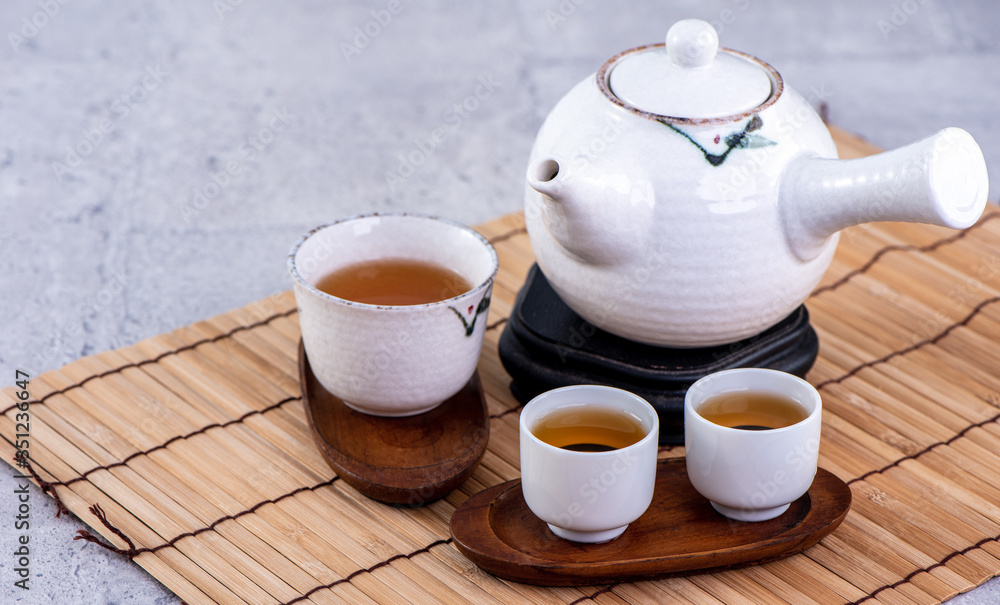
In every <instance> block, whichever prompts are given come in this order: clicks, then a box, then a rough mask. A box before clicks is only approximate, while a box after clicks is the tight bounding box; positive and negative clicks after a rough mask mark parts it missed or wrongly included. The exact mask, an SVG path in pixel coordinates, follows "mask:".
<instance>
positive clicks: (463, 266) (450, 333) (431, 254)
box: [288, 214, 498, 416]
mask: <svg viewBox="0 0 1000 605" xmlns="http://www.w3.org/2000/svg"><path fill="white" fill-rule="evenodd" d="M386 258H405V259H411V260H420V261H425V262H430V263H433V264H435V265H439V266H442V267H446V268H449V269H451V270H453V271H455V272H457V273H458V274H459V275H461V276H462V277H463V278H464V279H465V280H466V281H467V282H469V283H470V284H472V289H471V290H469V291H467V292H464V293H462V294H460V295H458V296H455V297H454V298H449V299H447V300H443V301H440V302H434V303H428V304H421V305H405V306H403V305H401V306H387V305H370V304H363V303H359V302H353V301H349V300H345V299H342V298H338V297H336V296H331V295H330V294H326V293H325V292H322V291H320V290H318V289H317V288H316V283H317V282H318V281H319V280H320V278H322V277H324V276H326V275H328V274H329V273H331V272H333V271H335V270H337V269H340V268H342V267H344V266H347V265H351V264H355V263H359V262H363V261H370V260H376V259H386ZM497 268H498V261H497V254H496V251H495V250H494V249H493V246H491V245H490V243H489V242H488V241H487V240H486V238H484V237H483V236H482V235H480V234H479V233H477V232H476V231H474V230H472V229H471V228H469V227H466V226H464V225H461V224H459V223H455V222H453V221H449V220H446V219H442V218H436V217H430V216H421V215H414V214H369V215H364V216H357V217H353V218H346V219H342V220H338V221H334V222H332V223H329V224H326V225H323V226H320V227H317V228H315V229H313V230H312V231H310V232H309V233H307V234H305V235H304V236H303V237H302V238H301V239H299V241H298V242H296V244H295V245H294V246H293V247H292V250H291V252H290V253H289V255H288V270H289V272H290V273H291V275H292V280H293V284H294V288H295V302H296V304H297V305H298V310H299V325H300V327H301V330H302V341H303V343H304V345H305V350H306V355H307V356H308V359H309V364H310V365H311V367H312V370H313V373H314V374H315V376H316V378H317V379H318V380H319V382H320V384H322V385H323V387H324V388H325V389H326V390H328V391H329V392H331V393H333V394H334V395H336V396H338V397H340V398H341V399H342V400H343V401H344V403H345V404H347V405H348V406H350V407H352V408H354V409H355V410H358V411H360V412H364V413H367V414H373V415H377V416H410V415H414V414H420V413H422V412H426V411H428V410H431V409H433V408H434V407H436V406H437V405H439V404H440V403H442V402H444V401H445V400H447V399H448V398H449V397H451V396H452V395H454V394H455V393H457V392H458V391H459V390H461V388H462V387H463V386H464V385H465V383H466V382H468V381H469V379H470V378H471V377H472V374H473V372H475V369H476V364H477V362H478V360H479V351H480V349H481V347H482V343H483V334H484V333H485V331H486V320H487V313H488V310H489V305H490V293H491V291H492V288H493V281H494V279H495V278H496V273H497Z"/></svg>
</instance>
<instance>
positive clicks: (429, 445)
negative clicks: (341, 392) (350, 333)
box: [299, 342, 490, 506]
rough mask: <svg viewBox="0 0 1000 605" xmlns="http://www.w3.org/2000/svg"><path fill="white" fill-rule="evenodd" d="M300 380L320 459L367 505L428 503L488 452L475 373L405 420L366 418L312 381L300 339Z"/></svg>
mask: <svg viewBox="0 0 1000 605" xmlns="http://www.w3.org/2000/svg"><path fill="white" fill-rule="evenodd" d="M299 378H300V381H301V382H302V403H303V404H304V405H305V409H306V419H307V421H308V423H309V426H310V428H311V429H312V434H313V437H314V438H315V441H316V445H317V446H318V447H319V450H320V452H321V453H322V454H323V457H324V458H325V459H326V461H327V463H328V464H329V465H330V468H332V469H333V470H334V471H335V472H336V473H337V475H339V476H340V478H341V479H342V480H343V481H345V482H346V483H347V484H348V485H351V486H352V487H354V488H355V489H357V490H358V491H359V492H361V493H362V494H364V495H366V496H368V497H369V498H372V499H373V500H378V501H380V502H385V503H387V504H395V505H404V506H422V505H424V504H429V503H431V502H434V501H435V500H438V499H440V498H442V497H444V496H445V495H447V494H448V493H449V492H451V491H452V490H453V489H455V488H456V487H458V486H459V485H461V484H462V483H463V482H464V481H465V480H466V479H467V478H468V477H469V475H471V474H472V472H473V471H474V470H476V467H477V466H478V465H479V461H480V460H481V459H482V457H483V454H484V453H486V444H487V442H488V441H489V438H490V424H489V417H488V414H487V409H486V398H485V397H484V395H483V390H482V387H481V385H480V382H479V375H478V373H477V374H474V375H473V376H472V378H471V379H470V380H469V382H468V383H467V384H466V385H465V386H464V387H463V388H462V390H461V391H459V392H458V394H456V395H455V396H454V397H452V398H451V399H449V400H447V401H445V402H444V403H442V404H441V405H439V406H438V407H436V408H434V409H433V410H431V411H429V412H425V413H423V414H419V415H416V416H407V417H403V418H384V417H381V416H370V415H368V414H362V413H361V412H357V411H355V410H352V409H351V408H349V407H347V406H346V405H344V402H343V401H341V400H340V398H338V397H337V396H336V395H334V394H332V393H330V392H329V391H327V390H326V389H324V388H323V385H321V384H320V383H319V381H318V380H316V376H315V375H314V374H313V372H312V368H311V367H310V366H309V360H308V358H307V356H306V353H305V348H304V347H303V346H302V344H301V342H300V343H299Z"/></svg>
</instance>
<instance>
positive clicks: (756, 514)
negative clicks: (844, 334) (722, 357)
mask: <svg viewBox="0 0 1000 605" xmlns="http://www.w3.org/2000/svg"><path fill="white" fill-rule="evenodd" d="M741 392H743V393H746V392H755V393H769V394H773V395H776V396H778V397H782V398H785V399H790V400H792V401H794V402H796V403H797V404H798V405H800V406H801V407H802V408H803V409H804V410H805V412H806V413H807V414H808V415H807V416H806V418H805V419H804V420H802V421H800V422H797V423H796V424H793V425H790V426H786V427H782V428H775V429H767V430H745V429H738V428H730V427H726V426H722V425H719V424H715V423H713V422H710V421H709V420H706V419H705V418H703V417H702V416H701V415H700V414H699V413H698V410H699V408H700V407H701V406H702V404H704V403H705V401H706V400H708V399H710V398H712V397H715V396H717V395H721V394H736V393H741ZM822 411H823V405H822V401H821V400H820V396H819V393H818V392H817V391H816V389H815V388H813V386H812V385H811V384H809V383H808V382H806V381H805V380H802V379H801V378H799V377H797V376H793V375H792V374H787V373H785V372H779V371H777V370H767V369H760V368H741V369H735V370H725V371H722V372H717V373H715V374H710V375H708V376H705V377H704V378H702V379H700V380H698V381H697V382H695V383H694V384H693V385H692V386H691V388H690V389H688V392H687V395H686V396H685V398H684V447H685V450H686V452H685V455H686V457H687V472H688V477H689V478H690V479H691V483H692V485H694V488H695V489H696V490H698V492H699V493H700V494H701V495H703V496H705V497H706V498H708V499H709V501H710V502H711V504H712V506H713V507H714V508H715V510H717V511H719V512H720V513H721V514H723V515H725V516H726V517H728V518H730V519H735V520H737V521H765V520H767V519H773V518H774V517H777V516H779V515H781V513H783V512H785V511H786V510H787V509H788V506H789V505H790V504H791V503H792V502H794V501H795V500H797V499H799V498H800V497H801V496H802V495H803V494H805V493H806V492H807V491H809V487H810V486H811V485H812V482H813V478H814V477H815V475H816V465H817V460H818V457H819V438H820V425H821V416H822Z"/></svg>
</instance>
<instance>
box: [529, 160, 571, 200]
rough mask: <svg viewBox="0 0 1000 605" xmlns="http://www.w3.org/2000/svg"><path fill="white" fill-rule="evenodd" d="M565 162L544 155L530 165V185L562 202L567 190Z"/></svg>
mask: <svg viewBox="0 0 1000 605" xmlns="http://www.w3.org/2000/svg"><path fill="white" fill-rule="evenodd" d="M563 164H564V162H560V161H559V159H557V158H554V157H543V158H540V159H538V160H537V161H535V162H533V163H532V164H531V166H528V185H529V186H530V187H531V188H532V189H534V190H535V191H537V192H538V193H541V194H542V195H544V196H546V197H548V198H550V199H552V200H555V201H557V202H561V201H563V200H564V198H565V195H566V191H565V187H564V181H565V180H566V177H567V176H568V175H567V172H566V167H565V166H564V165H563Z"/></svg>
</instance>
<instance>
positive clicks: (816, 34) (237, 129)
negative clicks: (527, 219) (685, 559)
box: [0, 0, 1000, 605]
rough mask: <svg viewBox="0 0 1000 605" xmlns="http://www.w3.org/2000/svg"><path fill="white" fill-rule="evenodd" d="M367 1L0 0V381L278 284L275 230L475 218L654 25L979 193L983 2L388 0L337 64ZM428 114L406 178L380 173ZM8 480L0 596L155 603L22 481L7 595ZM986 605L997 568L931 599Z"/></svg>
mask: <svg viewBox="0 0 1000 605" xmlns="http://www.w3.org/2000/svg"><path fill="white" fill-rule="evenodd" d="M388 4H389V2H388V0H373V1H372V2H368V3H362V2H323V1H320V0H297V1H289V2H265V1H264V0H242V1H238V0H197V1H195V0H181V1H175V2H168V1H166V0H155V1H152V0H151V1H148V2H143V3H138V2H129V1H126V0H103V1H98V0H58V1H57V0H46V1H44V2H43V1H34V0H5V1H4V2H3V3H2V4H0V33H2V34H4V40H3V41H0V292H2V294H0V297H2V301H3V303H2V305H0V326H3V330H2V331H0V386H9V385H12V384H13V382H14V372H15V369H17V368H20V369H27V370H29V371H30V372H31V373H32V375H37V374H38V373H40V372H42V371H44V370H48V369H52V368H56V367H59V366H61V365H63V364H65V363H67V362H69V361H71V360H73V359H77V358H79V357H81V356H85V355H88V354H91V353H95V352H99V351H103V350H106V349H112V348H115V347H119V346H123V345H128V344H131V343H133V342H135V341H137V340H139V339H142V338H145V337H148V336H153V335H155V334H158V333H161V332H164V331H167V330H171V329H173V328H177V327H180V326H183V325H185V324H187V323H190V322H193V321H196V320H199V319H203V318H206V317H209V316H211V315H214V314H217V313H221V312H224V311H227V310H229V309H232V308H234V307H238V306H241V305H244V304H247V303H249V302H252V301H254V300H257V299H260V298H262V297H264V296H267V295H269V294H271V293H274V292H277V291H281V290H285V289H288V288H289V287H290V281H289V279H288V277H287V275H286V273H285V254H286V253H287V251H288V249H289V247H290V246H291V244H292V242H293V241H294V240H295V239H296V238H297V237H298V236H299V235H300V234H301V233H303V232H304V231H305V230H307V229H308V228H310V227H312V226H314V225H316V224H319V223H321V222H325V221H329V220H331V219H333V218H335V217H340V216H344V215H349V214H353V213H359V212H365V211H372V210H410V211H420V212H427V213H436V214H441V215H444V216H448V217H450V218H453V219H456V220H459V221H463V222H466V223H470V224H475V223H479V222H482V221H486V220H488V219H491V218H494V217H496V216H498V215H501V214H504V213H507V212H511V211H514V210H517V209H518V208H519V207H520V206H521V199H520V196H521V192H522V178H523V173H524V169H525V163H526V158H527V155H528V151H529V149H530V146H531V143H532V140H533V138H534V134H535V132H536V130H537V128H538V127H539V125H540V124H541V120H542V119H543V117H544V116H545V115H546V114H547V113H548V111H549V110H550V109H551V108H552V106H553V105H554V104H555V102H556V101H557V100H558V99H559V97H560V96H561V95H562V94H563V93H564V92H566V91H567V90H569V88H570V87H571V86H572V85H573V84H575V83H576V82H577V81H579V80H581V79H582V78H584V77H586V76H587V75H588V74H590V73H592V72H593V71H594V70H595V69H596V68H597V67H598V66H599V65H600V64H601V63H602V62H603V61H604V60H605V59H606V58H608V57H609V56H611V55H613V54H614V53H616V52H618V51H620V50H623V49H626V48H630V47H632V46H636V45H639V44H644V43H649V42H655V41H660V40H662V39H663V36H664V34H665V32H666V29H667V28H668V27H669V25H670V24H671V23H672V22H673V21H675V20H677V19H680V18H686V17H699V18H703V19H706V20H710V21H717V22H719V23H721V24H722V25H723V27H722V31H720V38H721V40H722V43H723V45H725V46H728V47H732V48H737V49H740V50H743V51H746V52H749V53H751V54H754V55H757V56H760V57H761V58H763V59H765V60H766V61H768V62H770V63H771V64H772V65H774V66H775V67H776V68H777V69H778V70H779V71H780V72H781V73H782V75H783V76H784V78H785V82H786V83H787V84H789V85H791V86H792V87H794V88H796V89H797V90H799V91H800V92H803V93H804V94H807V95H808V93H809V91H811V90H821V91H825V93H826V95H827V96H828V103H829V106H830V119H831V121H832V122H833V123H835V124H837V125H839V126H841V127H843V128H846V129H847V130H850V131H853V132H856V133H861V134H863V135H865V136H866V137H867V138H869V139H870V140H872V141H873V142H875V143H876V144H878V145H882V146H886V147H893V146H897V145H901V144H905V143H908V142H910V141H912V140H915V139H918V138H921V137H923V136H925V135H927V134H930V133H932V132H934V131H936V130H937V129H940V128H942V127H945V126H960V127H963V128H965V129H967V130H969V131H970V132H971V133H972V134H973V136H975V137H976V139H977V140H978V141H979V143H980V144H981V145H982V147H983V149H984V152H985V153H986V157H987V162H988V164H989V167H990V169H991V171H992V174H991V177H992V178H991V183H992V188H991V194H990V199H991V200H994V201H996V200H997V199H998V196H1000V165H998V162H1000V120H998V118H997V100H998V95H1000V37H998V36H997V31H1000V7H998V6H997V4H996V3H994V2H990V1H988V0H982V1H976V0H959V1H954V2H943V1H940V0H938V1H935V0H851V1H842V2H795V3H792V2H781V1H779V0H703V1H694V0H682V1H676V2H670V3H666V2H658V3H653V2H646V3H642V2H621V3H610V2H598V1H596V0H562V2H561V3H560V2H559V1H558V0H542V1H535V2H529V1H528V0H518V1H517V2H507V3H473V2H457V1H456V2H441V1H436V2H435V1H431V2H421V3H417V2H412V1H411V0H401V5H400V6H401V7H402V10H401V11H400V12H399V13H398V14H396V15H394V16H393V17H392V20H391V21H389V22H388V23H387V24H385V25H384V26H381V27H380V29H381V31H380V32H379V33H378V35H376V36H374V37H372V38H371V39H370V40H368V41H367V43H365V41H364V40H359V41H360V42H362V43H365V47H364V48H360V49H359V52H357V53H354V54H350V56H345V53H344V47H343V45H344V44H351V43H352V40H353V39H354V38H355V37H356V28H362V29H364V28H365V26H366V24H367V23H368V22H369V21H372V19H373V17H372V14H371V11H372V10H380V9H384V8H386V6H387V5H388ZM46 5H48V6H49V10H50V12H52V13H54V14H52V15H51V16H49V15H46V13H45V8H44V7H45V6H46ZM54 8H57V10H58V12H56V10H54ZM226 8H231V10H228V11H224V12H223V11H222V9H226ZM560 13H562V14H560ZM32 22H34V24H32ZM880 24H881V25H880ZM371 29H373V30H374V29H375V28H374V27H372V28H371ZM483 80H487V81H491V82H493V83H495V84H494V85H493V86H492V88H493V91H492V92H491V93H490V94H489V96H487V97H486V98H485V99H483V100H481V101H480V102H479V103H478V106H477V107H476V108H475V110H474V111H471V112H468V113H467V114H466V115H464V116H462V118H461V119H460V120H458V121H457V124H456V123H455V122H456V120H455V119H454V118H453V117H452V114H449V113H447V112H449V111H450V108H452V107H453V106H454V105H455V104H456V103H462V102H463V101H464V100H465V99H466V98H467V97H469V95H472V94H473V92H474V91H475V89H476V87H477V85H478V84H479V83H480V82H481V81H483ZM470 105H471V103H470ZM102 126H103V127H104V129H105V130H106V131H108V133H107V134H102V135H101V136H100V140H99V141H98V140H97V139H98V135H96V134H94V133H93V132H92V131H93V130H94V129H100V128H101V127H102ZM272 126H273V129H272ZM442 127H443V128H445V131H446V132H447V137H446V138H445V139H444V140H443V141H441V142H440V143H439V144H437V145H436V146H435V147H434V148H433V150H431V151H430V152H429V153H427V154H425V155H426V157H425V158H424V159H423V160H422V161H421V163H420V165H419V166H411V168H412V174H410V172H411V171H410V170H404V172H405V173H406V176H405V178H400V179H399V180H397V181H394V182H392V183H387V179H386V174H387V173H388V172H390V171H399V169H400V159H399V157H400V156H401V155H408V154H410V153H411V152H413V151H414V150H416V149H418V146H419V145H420V144H421V143H420V141H422V140H424V139H426V138H428V137H430V136H431V133H432V132H433V131H434V130H435V129H437V128H442ZM269 129H271V130H269ZM88 137H89V138H90V139H91V140H92V141H93V144H92V146H91V147H92V150H91V151H89V152H88V151H87V149H88V147H87V143H86V142H87V139H88ZM424 145H425V146H426V144H424ZM68 148H80V149H82V150H83V152H81V157H79V158H73V157H69V158H68V157H67V155H68V152H67V149H68ZM77 159H78V160H79V161H77ZM56 162H58V163H61V164H66V167H65V168H62V167H58V166H54V163H56ZM71 164H72V165H71ZM227 166H228V167H232V170H233V172H236V173H237V174H233V175H230V176H229V178H228V180H227V179H224V178H222V177H221V176H219V175H220V174H222V173H224V172H225V171H226V170H227ZM213 175H216V176H217V177H218V180H219V181H225V184H224V185H223V186H216V185H215V184H214V181H213ZM199 192H200V193H199ZM201 195H204V197H201ZM10 437H11V436H5V438H10ZM0 468H4V469H6V468H8V467H6V466H2V467H0ZM15 488H16V482H15V481H14V480H12V479H11V478H10V473H8V472H5V473H2V474H0V527H2V530H0V536H2V537H0V602H2V603H60V605H76V604H84V603H86V604H94V603H108V604H111V603H115V604H124V603H158V604H167V603H175V602H177V601H178V600H177V599H176V597H174V596H173V595H172V594H171V593H169V591H167V590H165V589H164V588H163V587H162V586H161V585H160V584H159V583H158V582H157V581H156V580H154V579H153V578H151V577H150V576H149V575H147V574H146V572H144V571H143V570H142V569H140V568H139V567H138V566H136V565H134V564H131V563H130V562H128V561H127V560H125V559H124V558H122V557H119V556H117V555H113V554H109V553H107V552H105V551H103V550H101V549H99V548H97V547H95V546H93V545H89V544H84V543H82V542H74V541H72V536H73V535H74V532H75V531H76V530H77V529H79V528H81V527H84V526H83V524H82V523H80V521H78V520H77V519H75V518H72V517H71V518H65V517H64V518H61V519H55V518H54V517H53V513H54V505H53V503H52V501H51V500H49V499H48V498H47V497H45V496H44V495H43V494H41V492H40V491H39V490H37V489H35V488H34V487H32V488H31V491H30V494H31V506H32V508H31V528H30V532H29V533H30V536H31V541H30V545H31V567H30V569H31V574H32V576H31V590H30V592H25V591H21V590H19V589H17V588H13V587H12V584H13V582H14V581H15V579H16V577H15V574H14V571H13V567H14V565H13V563H14V557H13V556H11V555H10V553H12V552H13V549H14V548H15V545H14V539H15V535H16V534H18V533H20V532H16V531H14V529H13V520H14V516H15V514H16V513H15V509H16V498H15V495H14V493H13V492H14V489H15ZM997 601H1000V583H997V582H991V583H989V584H987V585H986V586H985V587H984V588H981V589H978V590H976V591H974V592H973V593H971V594H969V595H966V596H962V597H960V598H958V599H956V600H955V602H958V603H966V604H967V603H987V602H997Z"/></svg>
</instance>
